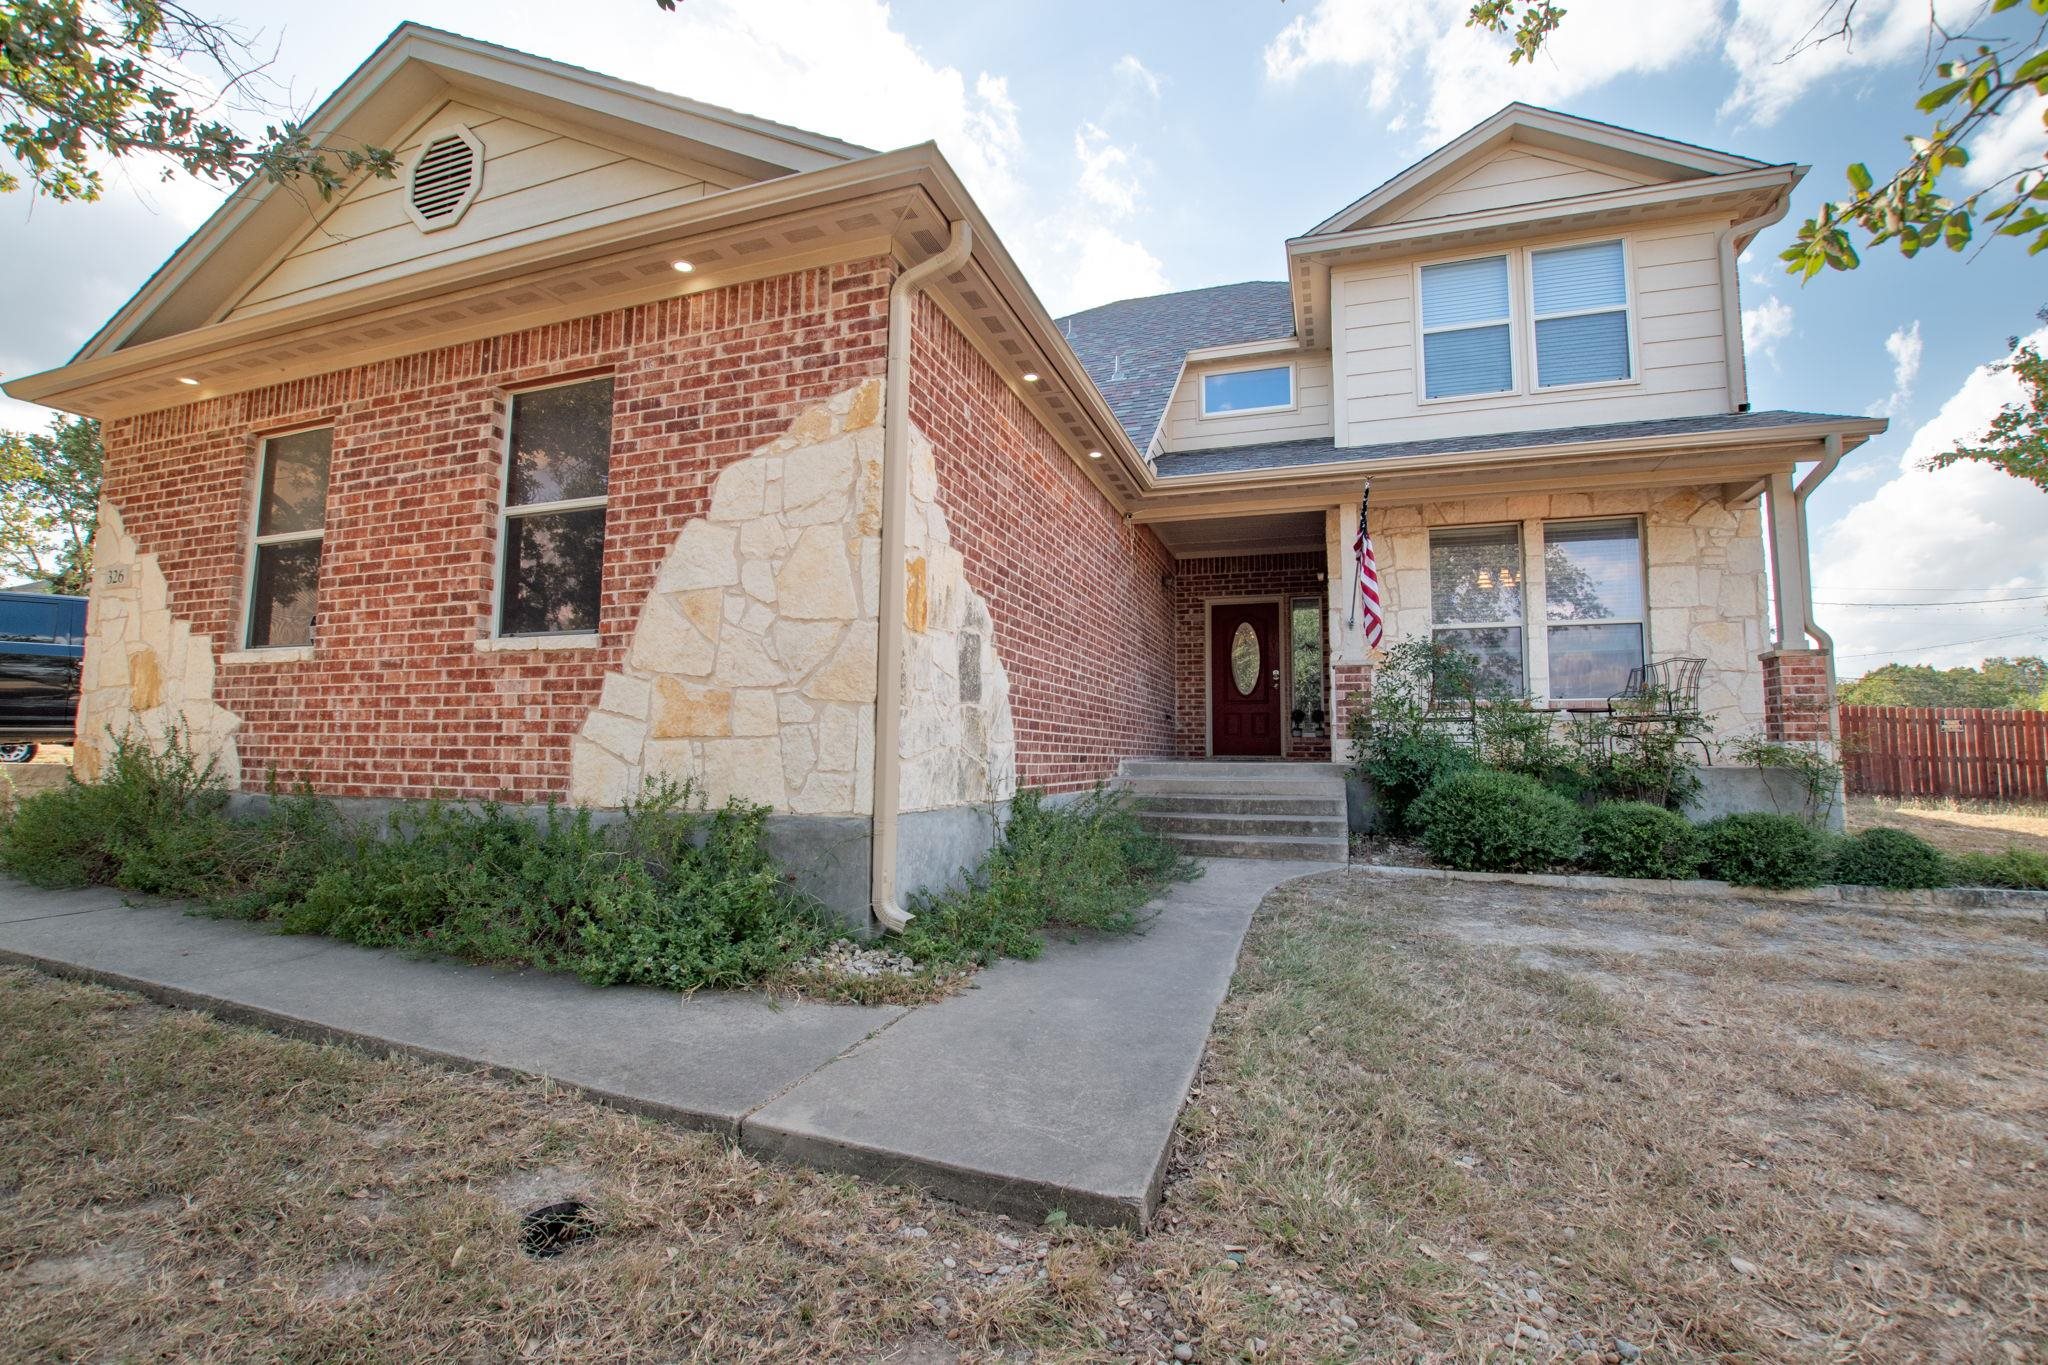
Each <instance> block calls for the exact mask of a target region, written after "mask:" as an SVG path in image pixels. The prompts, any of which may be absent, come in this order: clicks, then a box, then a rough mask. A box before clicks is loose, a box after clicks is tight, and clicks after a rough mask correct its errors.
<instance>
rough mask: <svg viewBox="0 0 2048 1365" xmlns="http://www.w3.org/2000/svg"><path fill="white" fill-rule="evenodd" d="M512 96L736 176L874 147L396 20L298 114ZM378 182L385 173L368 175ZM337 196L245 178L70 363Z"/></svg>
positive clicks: (240, 265)
mask: <svg viewBox="0 0 2048 1365" xmlns="http://www.w3.org/2000/svg"><path fill="white" fill-rule="evenodd" d="M454 96H469V97H481V98H484V99H505V100H512V101H516V102H517V103H519V104H520V105H522V106H525V107H528V108H532V109H536V110H538V111H539V112H540V113H541V114H543V115H545V116H550V117H552V118H554V119H557V120H560V122H561V123H562V124H563V125H565V126H569V127H574V128H579V129H584V130H588V131H590V132H592V133H595V134H597V135H599V136H603V137H606V138H610V139H615V140H616V141H617V142H619V143H620V144H622V145H628V146H630V145H633V144H636V143H637V144H640V145H643V146H654V147H661V146H663V145H664V144H665V145H668V146H670V147H673V146H674V145H675V144H677V143H682V144H686V145H687V147H688V151H689V154H690V156H691V157H692V158H693V159H695V160H698V161H702V162H705V163H707V164H710V165H715V166H718V167H720V168H721V169H722V170H723V171H724V172H726V173H727V174H728V175H729V176H730V177H731V178H732V179H734V181H735V182H736V183H742V184H744V183H749V182H755V181H760V180H765V179H770V178H774V177H779V176H783V175H788V174H791V173H793V172H799V171H808V170H818V169H821V168H824V167H827V166H833V165H840V164H844V163H846V162H849V161H853V160H857V159H860V158H863V157H867V156H870V155H872V153H871V152H870V151H869V149H867V148H865V147H860V146H856V145H855V144H853V143H849V142H842V141H839V140H838V139H836V138H830V137H825V136H823V135H821V134H817V133H811V132H806V131H804V130H803V129H800V128H792V127H789V126H787V125H785V124H780V123H775V122H772V121H770V120H767V119H761V118H755V117H753V116H752V115H748V114H741V113H738V112H735V111H733V110H730V109H723V108H720V107H718V106H716V105H711V104H705V103H703V102H701V101H698V100H692V99H686V98H684V97H682V96H679V95H671V94H668V93H666V92H664V91H660V90H655V89H652V88H651V87H648V86H644V85H637V84H635V83H633V82H631V81H623V80H619V79H618V78H616V77H612V76H606V75H602V74H600V73H598V72H594V71H588V70H585V69H584V68H582V67H576V66H570V65H568V64H566V63H562V62H557V61H553V60H551V59H548V58H543V57H538V56H535V55H533V54H532V53H527V52H521V51H518V50H517V49H514V48H509V47H502V46H499V45H498V44H495V43H486V42H482V41H480V40H478V39H475V38H467V37H463V36H462V35H460V34H455V33H448V32H445V31H443V30H440V29H435V28H429V27H427V26H426V25H424V24H417V23H410V22H408V23H404V24H400V25H399V26H398V27H397V28H396V29H394V30H392V32H391V35H390V36H389V37H388V38H386V39H385V40H384V42H383V43H382V44H381V45H380V46H379V47H378V48H377V50H376V51H375V52H374V53H372V54H371V55H370V57H369V58H368V59H367V60H365V61H364V62H363V64H362V65H361V66H359V67H357V68H356V69H355V71H353V72H352V73H350V75H349V76H348V78H347V79H346V80H344V81H343V82H342V83H341V85H340V86H339V87H337V88H336V90H335V91H334V93H333V94H331V95H329V96H328V97H327V99H325V100H324V101H322V102H321V104H320V106H319V107H318V108H317V109H315V110H314V111H313V113H312V114H311V115H310V116H308V118H307V119H306V121H305V124H304V128H305V131H306V133H307V134H308V136H309V137H310V138H311V140H312V141H313V142H314V143H315V144H319V143H334V144H340V145H369V146H394V145H397V143H398V142H399V141H400V140H401V139H402V138H404V137H405V136H407V135H409V134H410V133H411V132H413V131H415V128H414V126H413V125H414V124H415V123H416V122H417V120H418V119H419V118H420V117H421V115H422V113H423V112H424V111H425V110H427V109H429V108H431V107H432V106H433V104H434V102H435V101H436V100H437V99H446V98H449V97H454ZM370 183H383V182H370ZM347 200H348V195H346V194H343V195H338V196H336V198H335V200H334V201H332V202H330V203H328V204H324V205H320V206H318V207H317V209H316V212H315V214H314V217H313V222H312V223H311V224H310V225H309V222H308V214H307V206H306V203H305V200H304V198H303V196H302V194H301V193H300V192H299V191H298V190H297V188H296V187H294V186H289V185H276V184H272V183H269V182H267V181H263V180H260V179H254V178H252V179H250V180H246V181H244V182H243V183H242V184H241V185H239V186H237V187H236V189H235V190H234V192H233V193H232V194H230V195H229V196H228V198H227V199H226V200H225V201H224V202H223V203H222V204H221V206H220V207H219V208H218V209H216V210H215V211H214V212H213V214H212V216H211V217H209V218H208V219H207V220H206V222H204V223H202V224H201V225H200V226H199V228H198V229H197V230H196V231H195V232H193V234H192V235H191V236H190V237H189V238H187V239H186V241H185V243H184V245H182V246H180V247H179V248H178V250H177V251H176V252H175V253H173V255H172V256H171V258H170V259H169V260H168V261H166V262H165V263H164V264H163V265H162V266H161V267H159V268H158V269H157V271H156V272H155V273H154V274H153V275H151V276H150V277H149V279H148V280H147V281H145V282H144V284H143V286H142V288H141V289H139V290H137V291H136V293H135V295H134V297H132V298H131V299H129V300H128V302H127V303H126V304H124V305H123V306H122V307H121V309H120V311H119V312H117V313H115V314H114V316H113V317H112V318H110V319H108V321H107V323H106V324H105V325H104V326H103V327H101V328H100V330H99V331H98V332H96V333H94V334H93V336H92V337H91V339H90V340H88V341H87V342H86V343H85V345H84V346H83V347H81V348H80V350H79V352H78V354H77V355H76V356H74V357H73V360H74V362H76V361H79V360H87V359H91V358H93V357H96V356H101V355H105V354H107V353H109V352H111V351H115V350H118V349H120V348H121V347H124V346H129V345H134V344H137V343H140V342H144V341H150V340H154V339H157V338H160V337H164V336H169V335H173V334H175V333H178V332H181V331H187V330H190V329H192V328H194V327H200V326H204V325H205V324H206V323H208V322H211V321H214V320H215V319H216V318H217V317H218V316H220V314H221V312H222V309H223V306H224V303H225V302H226V301H228V300H230V299H232V298H233V297H234V296H235V295H236V293H237V291H238V289H239V287H241V286H242V285H244V284H246V283H247V282H248V280H249V276H250V274H251V273H252V271H254V270H256V269H257V268H259V267H261V266H262V265H263V264H264V263H266V262H268V261H270V260H272V259H273V258H274V257H275V256H277V255H278V254H279V253H281V252H284V251H286V250H288V249H289V248H290V247H291V246H292V244H293V243H294V242H296V241H297V240H299V239H301V238H302V237H303V236H304V235H305V233H306V231H307V229H308V227H309V226H313V227H315V228H316V229H317V227H318V225H319V224H320V223H322V222H323V221H324V220H325V219H326V218H327V217H328V216H330V215H331V214H332V213H333V212H334V211H336V210H337V209H339V208H340V207H341V206H342V205H343V204H345V203H346V202H347Z"/></svg>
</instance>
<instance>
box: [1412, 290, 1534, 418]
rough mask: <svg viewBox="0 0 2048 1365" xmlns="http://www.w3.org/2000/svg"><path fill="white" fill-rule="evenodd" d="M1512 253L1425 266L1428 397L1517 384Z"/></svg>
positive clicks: (1424, 351)
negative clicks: (1510, 277)
mask: <svg viewBox="0 0 2048 1365" xmlns="http://www.w3.org/2000/svg"><path fill="white" fill-rule="evenodd" d="M1509 297H1510V293H1509V289H1508V258H1507V257H1506V256H1482V257H1480V258H1479V259H1477V260H1472V261H1448V262H1445V263H1444V264H1442V265H1426V266H1424V267H1422V374H1423V380H1422V392H1423V396H1424V397H1425V398H1458V397H1463V396H1465V395H1468V394H1482V393H1506V392H1508V391H1509V390H1511V389H1513V388H1514V387H1515V353H1514V340H1513V337H1512V334H1511V333H1512V329H1511V327H1510V316H1511V315H1510V312H1509Z"/></svg>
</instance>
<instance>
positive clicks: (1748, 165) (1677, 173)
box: [1303, 103, 1768, 237]
mask: <svg viewBox="0 0 2048 1365" xmlns="http://www.w3.org/2000/svg"><path fill="white" fill-rule="evenodd" d="M1509 143H1518V144H1521V145H1523V146H1527V147H1533V148H1539V149H1543V150H1547V151H1553V152H1563V153H1566V154H1568V155H1572V156H1577V157H1584V158H1587V159H1589V160H1592V161H1595V162H1603V163H1606V164H1609V165H1613V166H1615V167H1617V168H1620V169H1622V170H1625V171H1627V172H1630V173H1632V174H1633V175H1635V176H1638V177H1646V178H1648V179H1652V180H1660V181H1675V180H1695V179H1699V178H1701V177H1704V176H1711V175H1727V174H1731V173H1734V172H1737V171H1753V170H1758V169H1761V168H1762V167H1764V166H1765V165H1766V164H1768V163H1766V162H1762V161H1758V160H1755V159H1754V158H1751V157H1746V156H1737V155H1735V154H1734V153H1732V152H1720V151H1715V150H1713V149H1712V148H1709V147H1699V146H1695V145H1694V144H1692V143H1690V142H1680V141H1679V140H1677V139H1676V138H1668V137H1658V136H1655V135H1654V134H1650V133H1641V132H1637V131H1636V130H1634V129H1632V128H1622V127H1618V126H1617V125H1615V124H1612V123H1602V122H1600V121H1599V120H1598V119H1589V118H1581V117H1579V116H1578V115H1576V114H1565V113H1560V112H1558V111H1557V110H1555V109H1544V108H1541V107H1539V106H1537V105H1533V104H1521V103H1515V104H1509V105H1506V106H1504V107H1503V108H1502V109H1501V110H1500V111H1499V112H1498V113H1496V114H1494V115H1493V116H1492V117H1491V118H1488V119H1486V120H1485V121H1484V122H1481V123H1479V124H1476V125H1474V126H1473V127H1471V128H1469V129H1467V130H1466V131H1465V132H1463V133H1460V134H1459V135H1458V136H1457V137H1454V138H1452V139H1451V140H1450V141H1449V142H1446V143H1445V144H1444V145H1443V146H1441V147H1439V148H1437V149H1436V150H1435V151H1433V152H1431V153H1430V154H1429V155H1428V156H1425V157H1423V158H1422V159H1421V160H1420V161H1417V162H1416V163H1415V164H1414V165H1412V166H1409V167H1408V168H1407V169H1405V170H1403V171H1400V172H1399V173H1397V174H1395V175H1394V176H1392V177H1390V178H1389V179H1387V180H1386V181H1384V182H1383V183H1381V184H1380V185H1378V186H1376V187H1375V188H1374V189H1372V190H1370V191H1368V192H1367V193H1366V194H1365V195H1364V196H1363V197H1361V198H1359V199H1355V200H1353V201H1352V202H1351V203H1349V204H1346V205H1345V206H1344V207H1343V208H1341V209H1339V210H1337V212H1335V213H1333V214H1331V215H1330V216H1329V217H1328V218H1325V219H1324V220H1323V221H1322V222H1320V223H1317V224H1316V225H1315V226H1314V227H1312V228H1310V229H1309V230H1308V231H1307V232H1306V233H1304V234H1303V235H1304V236H1305V237H1319V236H1324V235H1327V234H1331V233H1339V232H1349V231H1352V230H1353V229H1356V228H1360V227H1365V226H1368V225H1371V224H1374V223H1379V222H1384V221H1387V220H1388V219H1389V218H1391V217H1393V216H1395V214H1396V213H1397V212H1398V210H1399V208H1400V206H1402V205H1405V204H1409V203H1412V202H1413V201H1414V200H1416V199H1418V198H1420V197H1422V196H1424V195H1427V194H1428V193H1430V192H1431V191H1432V190H1435V189H1439V188H1441V187H1442V186H1444V185H1445V184H1447V183H1448V182H1450V181H1451V180H1453V179H1455V178H1456V177H1457V176H1458V175H1459V174H1461V173H1462V172H1463V171H1465V170H1467V169H1469V167H1470V166H1471V164H1472V163H1474V162H1476V161H1478V160H1480V159H1481V158H1483V157H1485V156H1488V155H1490V154H1492V153H1494V152H1496V151H1498V150H1499V149H1500V148H1502V147H1505V146H1506V145H1508V144H1509Z"/></svg>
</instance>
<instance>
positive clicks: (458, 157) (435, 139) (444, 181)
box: [405, 123, 484, 232]
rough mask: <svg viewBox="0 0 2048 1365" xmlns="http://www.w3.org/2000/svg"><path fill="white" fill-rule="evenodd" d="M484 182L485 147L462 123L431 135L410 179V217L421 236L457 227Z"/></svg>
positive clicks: (407, 195)
mask: <svg viewBox="0 0 2048 1365" xmlns="http://www.w3.org/2000/svg"><path fill="white" fill-rule="evenodd" d="M483 178H484V144H483V143H481V142H479V141H477V136H476V134H475V133H472V132H471V131H469V129H468V128H466V127H464V126H463V125H462V124H459V123H457V124H452V125H450V126H449V127H446V128H441V129H438V130H436V131H434V132H432V133H429V134H428V135H427V137H426V140H425V141H424V142H422V143H421V145H420V152H419V155H418V156H416V157H414V158H413V163H412V169H411V170H410V171H409V172H407V175H406V186H405V212H406V216H407V217H409V218H411V219H412V221H413V226H414V227H417V228H418V229H419V230H420V231H421V232H439V231H440V230H441V229H442V228H447V227H454V226H455V224H456V223H457V222H458V221H459V220H460V219H461V217H462V215H463V214H464V213H466V212H468V210H469V206H470V205H471V204H473V203H475V202H476V195H477V191H478V189H480V188H481V187H482V185H483Z"/></svg>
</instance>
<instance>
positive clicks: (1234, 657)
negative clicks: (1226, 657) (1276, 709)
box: [1230, 621, 1261, 697]
mask: <svg viewBox="0 0 2048 1365" xmlns="http://www.w3.org/2000/svg"><path fill="white" fill-rule="evenodd" d="M1260 662H1261V660H1260V658H1259V633H1258V632H1257V631H1256V630H1253V629H1252V623H1251V622H1249V621H1240V622H1238V626H1237V634H1235V635H1233V636H1231V637H1230V680H1231V681H1232V682H1234V683H1236V684H1237V693H1238V695H1239V696H1241V697H1249V696H1250V695H1251V694H1252V692H1253V690H1254V689H1256V688H1257V687H1258V685H1259V664H1260Z"/></svg>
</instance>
